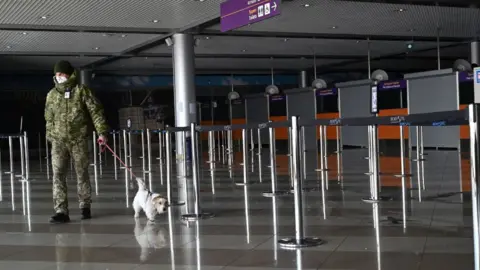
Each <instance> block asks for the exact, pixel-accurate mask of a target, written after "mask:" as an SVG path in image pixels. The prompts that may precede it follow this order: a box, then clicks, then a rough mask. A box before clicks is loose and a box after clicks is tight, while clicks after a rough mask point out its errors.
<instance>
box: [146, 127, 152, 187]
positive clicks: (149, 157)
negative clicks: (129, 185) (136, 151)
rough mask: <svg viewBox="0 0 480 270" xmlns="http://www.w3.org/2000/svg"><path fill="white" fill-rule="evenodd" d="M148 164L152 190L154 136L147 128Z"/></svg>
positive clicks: (149, 181)
mask: <svg viewBox="0 0 480 270" xmlns="http://www.w3.org/2000/svg"><path fill="white" fill-rule="evenodd" d="M147 157H148V159H147V163H148V164H147V165H148V171H147V173H148V184H149V187H150V190H153V186H152V138H151V136H150V129H148V128H147Z"/></svg>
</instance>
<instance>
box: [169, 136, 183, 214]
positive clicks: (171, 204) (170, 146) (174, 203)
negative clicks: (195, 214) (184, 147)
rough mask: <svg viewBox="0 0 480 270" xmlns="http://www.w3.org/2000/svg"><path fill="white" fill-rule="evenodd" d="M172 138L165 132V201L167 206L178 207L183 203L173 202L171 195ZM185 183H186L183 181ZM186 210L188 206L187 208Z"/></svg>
mask: <svg viewBox="0 0 480 270" xmlns="http://www.w3.org/2000/svg"><path fill="white" fill-rule="evenodd" d="M171 153H172V136H171V133H170V131H166V132H165V159H166V160H165V161H166V163H165V166H166V169H167V199H168V205H170V206H180V205H184V204H185V202H177V201H173V195H172V155H171ZM185 182H186V181H185ZM185 194H186V195H185V200H187V201H188V197H187V195H188V192H187V187H186V186H185ZM187 209H188V206H187Z"/></svg>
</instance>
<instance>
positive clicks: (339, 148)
mask: <svg viewBox="0 0 480 270" xmlns="http://www.w3.org/2000/svg"><path fill="white" fill-rule="evenodd" d="M336 129H337V151H335V154H336V155H337V177H338V179H337V181H338V182H339V183H340V185H341V189H342V190H343V170H342V167H343V163H342V155H343V149H342V133H341V127H340V126H336Z"/></svg>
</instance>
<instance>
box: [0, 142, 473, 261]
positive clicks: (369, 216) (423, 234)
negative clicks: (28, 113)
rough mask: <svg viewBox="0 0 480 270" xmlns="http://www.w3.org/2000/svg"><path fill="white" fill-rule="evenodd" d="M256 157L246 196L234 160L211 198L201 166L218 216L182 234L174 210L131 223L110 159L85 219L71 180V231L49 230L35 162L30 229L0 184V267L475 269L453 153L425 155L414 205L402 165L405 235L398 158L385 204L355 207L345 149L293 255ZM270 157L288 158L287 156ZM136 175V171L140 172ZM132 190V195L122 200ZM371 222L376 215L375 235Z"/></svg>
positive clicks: (290, 227)
mask: <svg viewBox="0 0 480 270" xmlns="http://www.w3.org/2000/svg"><path fill="white" fill-rule="evenodd" d="M264 151H265V152H264V154H263V155H262V159H261V163H262V166H261V168H262V170H261V174H260V173H259V169H258V166H259V159H258V156H256V155H255V156H254V159H253V161H254V164H253V165H254V166H253V167H254V171H253V172H252V170H251V169H249V171H250V172H251V173H250V175H249V180H250V181H253V182H255V184H252V185H249V186H247V187H245V188H244V187H239V186H236V185H235V184H234V183H235V182H241V181H243V176H242V168H241V166H240V165H239V164H240V163H241V156H236V160H235V166H234V171H233V172H232V173H231V174H232V175H231V176H230V172H229V170H228V167H227V166H226V165H223V164H222V162H219V163H217V164H216V165H215V170H214V179H213V180H214V182H215V194H212V189H211V183H212V177H211V171H210V170H209V167H210V165H209V164H207V163H205V162H203V164H204V167H203V170H202V180H201V193H200V194H201V200H202V208H203V209H204V210H206V211H210V212H213V213H215V214H216V216H215V217H214V218H212V219H209V220H203V221H200V222H198V223H197V222H193V223H189V224H187V223H183V222H181V221H180V218H179V215H180V214H181V213H184V212H185V211H186V210H185V208H184V207H177V208H171V211H170V212H169V213H168V214H165V215H163V216H159V217H157V221H156V223H155V224H147V222H146V220H145V218H144V217H142V218H141V219H140V220H139V221H137V222H136V221H135V220H134V218H133V211H132V210H131V208H128V209H127V208H126V207H125V195H124V194H125V185H124V180H123V178H122V176H123V174H122V173H120V172H119V174H118V180H114V177H113V169H112V167H113V166H112V165H113V160H112V159H110V158H109V159H108V160H107V164H106V165H107V166H106V167H105V168H103V175H102V176H101V178H100V179H99V195H98V196H95V199H94V201H95V204H94V208H93V214H94V219H92V220H90V221H80V220H79V211H78V210H77V209H75V201H76V195H75V188H76V185H75V182H74V181H75V180H73V179H72V180H69V187H70V194H69V195H70V205H71V208H72V209H71V215H72V216H71V218H72V222H71V223H70V224H67V225H50V224H48V219H49V216H50V215H51V214H52V202H51V201H52V199H51V197H52V196H51V182H50V181H48V180H47V179H46V177H45V175H46V173H45V168H43V172H40V167H39V166H38V164H36V165H35V164H32V176H31V178H32V179H33V180H32V187H31V189H32V193H31V194H32V195H31V202H32V210H31V213H32V215H31V222H32V223H31V231H29V228H28V226H27V219H26V217H24V216H23V215H22V211H21V186H20V184H16V188H15V190H16V202H17V210H16V211H15V212H12V211H11V205H10V192H9V190H10V183H9V181H6V178H5V177H4V179H3V195H4V197H3V201H2V202H1V203H0V209H1V213H0V214H1V217H0V230H1V231H2V233H1V234H0V269H16V270H21V269H29V270H33V269H45V270H47V269H66V270H67V269H68V270H75V269H90V270H97V269H98V270H105V269H110V270H124V269H138V270H146V269H203V270H210V269H246V270H254V269H273V268H275V269H323V270H327V269H330V270H333V269H336V270H353V269H358V270H373V269H386V270H396V269H399V270H407V269H408V270H413V269H421V270H430V269H432V270H433V269H434V270H443V269H445V270H447V269H448V270H451V269H462V270H468V269H473V243H472V218H471V203H470V200H469V197H468V196H467V195H468V192H466V193H460V191H461V189H463V190H464V191H467V190H468V187H469V182H468V181H469V179H468V168H469V167H468V162H467V161H466V160H462V162H461V163H460V162H459V159H458V153H457V152H429V155H428V156H427V161H426V162H425V164H424V171H425V173H424V175H425V178H424V180H425V190H423V188H421V189H420V191H421V198H422V201H421V202H419V192H418V191H419V190H418V188H417V186H418V184H417V183H418V181H417V173H416V163H412V164H411V165H409V166H410V167H411V168H412V173H413V175H414V176H413V178H412V181H410V180H409V179H407V185H408V187H409V190H408V195H409V197H408V201H407V202H406V209H405V210H406V214H407V220H406V224H405V225H406V226H405V228H404V226H403V225H404V224H403V221H402V205H403V204H402V201H401V198H402V196H401V194H402V193H401V189H400V187H401V179H400V178H395V177H393V176H392V175H391V174H392V173H399V171H398V170H399V168H400V166H399V164H400V160H399V158H394V157H385V158H383V157H382V161H381V170H382V168H383V170H382V173H383V174H382V194H386V195H388V196H391V197H392V200H389V201H384V202H381V203H379V204H378V205H377V204H374V205H372V204H367V203H363V202H362V201H361V199H362V198H363V197H367V195H368V194H369V180H368V176H366V175H364V173H365V172H367V170H368V164H367V161H366V160H365V159H364V156H365V155H366V153H367V152H366V150H345V151H344V153H343V161H344V162H343V164H344V174H343V178H341V180H343V183H342V184H343V187H344V188H343V189H341V188H339V187H340V185H339V182H338V181H337V180H338V177H337V175H336V171H337V169H336V168H337V167H336V166H337V165H336V156H335V155H333V156H331V158H330V159H329V166H330V169H331V170H330V171H329V190H328V191H326V193H325V203H323V200H322V193H321V191H318V190H316V191H311V192H308V193H306V194H305V198H304V212H305V224H304V225H305V232H306V235H307V236H318V237H321V238H323V239H324V240H326V241H327V243H326V244H324V245H322V246H319V247H314V248H305V249H302V250H298V251H295V250H293V251H292V250H282V249H281V248H280V247H279V246H278V245H277V243H276V242H277V240H278V239H281V238H282V237H288V236H294V235H295V227H294V218H293V213H294V212H293V197H292V196H282V197H277V198H273V199H272V198H265V197H262V195H261V194H262V192H263V191H269V190H270V188H271V184H270V169H269V167H268V164H269V158H268V149H264ZM278 158H279V160H286V158H285V156H279V157H278ZM138 162H139V161H138ZM463 163H465V164H463ZM155 164H156V165H155V166H154V167H157V168H155V170H154V173H153V175H152V176H153V178H152V180H153V186H154V190H155V191H158V192H163V193H165V190H166V189H165V188H166V185H163V186H162V185H161V177H160V170H159V168H158V167H159V166H158V163H155ZM397 164H398V165H397ZM460 164H462V166H461V167H462V171H460V170H459V167H460V166H459V165H460ZM4 165H6V164H4ZM138 165H139V164H138ZM162 171H163V172H165V170H162ZM136 172H137V173H140V166H137V167H136ZM320 175H321V174H319V175H317V174H316V173H309V174H308V176H307V180H306V181H305V186H308V187H318V186H321V184H320V179H321V177H320ZM460 175H463V178H462V179H463V181H460V180H459V177H460ZM163 180H164V181H165V175H163ZM189 180H191V179H190V178H189ZM92 181H93V177H92ZM177 181H180V183H182V181H184V180H183V179H182V178H177V177H175V176H174V177H173V182H174V184H175V185H174V196H175V197H176V198H177V197H178V196H181V194H183V193H182V192H179V191H178V190H177V188H178V187H183V186H184V185H183V184H182V185H177V184H176V183H177ZM420 182H422V181H420ZM278 184H279V189H288V185H289V179H288V162H279V168H278ZM134 192H135V190H134V189H132V190H131V191H130V196H132V197H133V195H134ZM180 199H185V198H180ZM190 200H192V198H190ZM192 203H193V202H192V201H191V203H190V204H192ZM190 206H191V205H190ZM324 207H325V208H324ZM324 209H325V211H324ZM374 216H378V219H377V220H378V223H379V225H380V226H379V227H378V231H376V230H375V228H374V227H375V226H374V225H375V222H374V220H375V219H374V218H373V217H374ZM377 233H379V235H380V238H379V239H377V237H376V236H377ZM377 240H378V241H377Z"/></svg>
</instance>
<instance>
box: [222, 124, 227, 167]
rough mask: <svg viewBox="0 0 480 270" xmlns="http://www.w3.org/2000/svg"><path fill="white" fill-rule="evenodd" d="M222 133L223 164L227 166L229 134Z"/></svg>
mask: <svg viewBox="0 0 480 270" xmlns="http://www.w3.org/2000/svg"><path fill="white" fill-rule="evenodd" d="M221 132H222V163H223V164H225V163H226V162H227V156H226V155H227V132H226V131H221Z"/></svg>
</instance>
